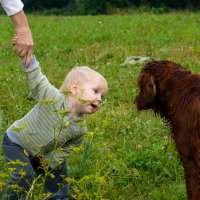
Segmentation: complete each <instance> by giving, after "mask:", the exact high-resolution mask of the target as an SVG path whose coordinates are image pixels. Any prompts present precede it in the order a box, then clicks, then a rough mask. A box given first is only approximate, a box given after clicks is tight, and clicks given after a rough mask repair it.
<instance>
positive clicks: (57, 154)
mask: <svg viewBox="0 0 200 200" xmlns="http://www.w3.org/2000/svg"><path fill="white" fill-rule="evenodd" d="M24 70H25V73H26V77H27V81H28V85H29V88H30V90H31V93H32V97H33V98H34V99H35V100H36V101H37V102H38V103H37V104H36V105H35V107H34V108H33V109H32V110H31V111H29V112H28V113H27V114H26V115H25V116H24V117H23V118H22V119H20V120H18V121H16V122H14V124H12V125H11V126H10V127H9V128H8V130H7V134H8V137H9V138H10V140H11V141H12V142H14V143H17V144H18V145H20V146H21V147H23V148H24V149H26V150H27V151H28V152H29V153H30V154H31V155H32V156H38V155H44V157H45V158H46V160H47V161H48V162H51V163H50V166H51V167H55V166H57V165H58V164H61V163H62V162H63V161H64V159H65V158H66V157H67V156H69V155H70V153H71V150H70V146H75V147H79V146H80V145H81V143H82V141H83V139H84V136H85V133H86V129H87V128H86V126H85V120H84V116H83V115H82V116H79V117H76V116H72V115H70V113H69V111H68V105H67V104H68V102H67V97H66V96H65V95H64V94H63V93H61V92H60V91H59V90H58V89H56V88H55V87H54V86H52V85H51V84H50V83H49V81H48V80H47V78H46V77H45V76H44V75H43V74H42V72H41V69H40V67H39V63H38V62H37V60H36V58H35V57H34V58H33V59H32V61H31V65H30V67H29V68H27V69H26V68H24Z"/></svg>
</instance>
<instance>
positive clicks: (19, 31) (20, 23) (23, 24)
mask: <svg viewBox="0 0 200 200" xmlns="http://www.w3.org/2000/svg"><path fill="white" fill-rule="evenodd" d="M11 19H12V21H13V24H14V26H15V34H16V35H17V37H18V41H17V44H16V45H15V46H14V51H15V52H16V53H17V54H18V55H19V56H20V57H21V58H23V60H24V61H25V63H26V66H27V67H28V66H29V64H30V61H31V55H32V48H33V45H34V43H33V38H32V34H31V30H30V28H29V24H28V21H27V18H26V15H25V13H24V11H23V10H21V11H20V12H18V13H16V14H14V15H12V16H11Z"/></svg>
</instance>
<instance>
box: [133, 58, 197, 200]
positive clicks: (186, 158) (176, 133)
mask: <svg viewBox="0 0 200 200" xmlns="http://www.w3.org/2000/svg"><path fill="white" fill-rule="evenodd" d="M138 85H139V89H140V91H139V94H138V95H137V96H136V99H135V104H136V107H137V109H138V110H139V111H140V110H147V109H152V110H153V111H154V112H155V113H158V114H160V115H161V117H163V118H164V119H165V121H166V120H167V122H169V124H170V125H171V129H172V136H173V139H174V141H175V144H176V147H177V150H178V152H179V155H180V158H181V161H182V164H183V168H184V174H185V181H186V188H187V197H188V199H189V200H200V75H198V74H192V73H191V72H190V71H187V70H186V69H184V68H183V67H182V66H180V65H179V64H176V63H173V62H170V61H155V62H150V63H148V64H147V65H146V66H144V67H143V69H142V70H141V72H140V75H139V78H138Z"/></svg>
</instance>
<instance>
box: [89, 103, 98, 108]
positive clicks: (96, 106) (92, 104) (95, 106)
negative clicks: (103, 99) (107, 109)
mask: <svg viewBox="0 0 200 200" xmlns="http://www.w3.org/2000/svg"><path fill="white" fill-rule="evenodd" d="M90 105H91V106H92V107H93V108H94V109H97V108H98V105H96V104H94V103H91V104H90Z"/></svg>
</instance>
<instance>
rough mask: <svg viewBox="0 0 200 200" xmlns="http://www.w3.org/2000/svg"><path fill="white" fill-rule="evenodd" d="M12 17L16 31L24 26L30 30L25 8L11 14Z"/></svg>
mask: <svg viewBox="0 0 200 200" xmlns="http://www.w3.org/2000/svg"><path fill="white" fill-rule="evenodd" d="M10 17H11V19H12V22H13V24H14V26H15V31H18V30H19V29H22V28H23V29H24V30H25V31H27V30H29V31H30V29H29V25H28V21H27V18H26V15H25V13H24V11H23V10H21V11H20V12H18V13H16V14H14V15H11V16H10Z"/></svg>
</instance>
